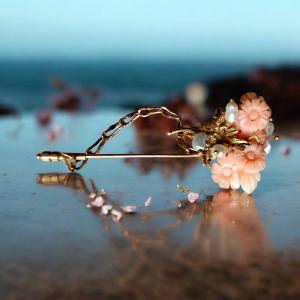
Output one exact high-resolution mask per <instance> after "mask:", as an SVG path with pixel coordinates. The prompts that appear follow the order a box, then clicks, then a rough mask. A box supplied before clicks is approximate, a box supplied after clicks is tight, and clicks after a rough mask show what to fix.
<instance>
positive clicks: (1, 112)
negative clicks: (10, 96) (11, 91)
mask: <svg viewBox="0 0 300 300" xmlns="http://www.w3.org/2000/svg"><path fill="white" fill-rule="evenodd" d="M15 114H17V111H16V110H15V109H14V108H13V107H12V106H9V105H7V104H0V116H9V115H15Z"/></svg>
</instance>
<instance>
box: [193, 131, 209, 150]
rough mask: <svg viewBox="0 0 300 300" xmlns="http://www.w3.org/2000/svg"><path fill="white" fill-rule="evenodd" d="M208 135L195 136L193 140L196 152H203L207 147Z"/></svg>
mask: <svg viewBox="0 0 300 300" xmlns="http://www.w3.org/2000/svg"><path fill="white" fill-rule="evenodd" d="M206 140H207V135H206V134H205V133H203V132H199V133H197V134H195V135H194V137H193V140H192V147H193V149H194V150H197V151H198V150H203V149H204V148H205V146H206Z"/></svg>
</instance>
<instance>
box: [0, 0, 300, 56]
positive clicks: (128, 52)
mask: <svg viewBox="0 0 300 300" xmlns="http://www.w3.org/2000/svg"><path fill="white" fill-rule="evenodd" d="M0 58H2V59H10V58H36V59H43V58H47V59H49V58H50V59H55V58H61V59H165V60H173V59H178V60H191V59H197V60H229V61H256V62H295V61H300V1H298V0H281V1H279V0H252V1H242V0H239V1H238V0H226V1H225V0H218V1H216V0H209V1H201V0H171V1H167V0H139V1H138V0H135V1H134V0H105V1H104V0H0Z"/></svg>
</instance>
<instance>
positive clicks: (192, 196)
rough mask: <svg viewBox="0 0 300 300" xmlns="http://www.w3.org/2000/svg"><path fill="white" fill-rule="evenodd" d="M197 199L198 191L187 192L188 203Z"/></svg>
mask: <svg viewBox="0 0 300 300" xmlns="http://www.w3.org/2000/svg"><path fill="white" fill-rule="evenodd" d="M198 199H199V194H198V193H193V192H190V193H189V194H188V200H189V202H190V203H194V202H195V201H196V200H198Z"/></svg>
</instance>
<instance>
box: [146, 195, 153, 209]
mask: <svg viewBox="0 0 300 300" xmlns="http://www.w3.org/2000/svg"><path fill="white" fill-rule="evenodd" d="M151 204H152V197H148V198H147V200H146V201H145V207H149V206H151Z"/></svg>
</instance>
